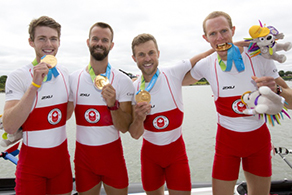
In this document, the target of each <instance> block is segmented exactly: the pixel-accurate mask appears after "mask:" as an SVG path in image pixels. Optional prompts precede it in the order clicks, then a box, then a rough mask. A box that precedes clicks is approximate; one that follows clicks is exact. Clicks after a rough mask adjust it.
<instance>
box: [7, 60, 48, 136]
mask: <svg viewBox="0 0 292 195" xmlns="http://www.w3.org/2000/svg"><path fill="white" fill-rule="evenodd" d="M49 67H51V65H49V64H46V63H43V62H42V63H40V64H38V65H37V66H35V67H34V68H33V72H34V73H33V82H34V83H35V84H37V85H41V84H42V82H43V79H44V77H45V76H46V75H47V74H48V71H49ZM37 90H38V88H37V87H35V86H33V85H32V84H31V85H30V86H29V88H28V90H27V91H26V92H25V93H24V95H23V96H22V98H21V99H20V100H12V101H7V102H6V103H5V106H4V112H3V127H4V129H5V131H6V132H7V133H10V134H13V133H15V132H16V131H17V130H18V129H19V128H20V127H21V125H22V124H23V123H24V122H25V121H26V119H27V117H28V116H29V114H30V111H31V108H32V106H33V103H34V100H35V96H36V92H37Z"/></svg>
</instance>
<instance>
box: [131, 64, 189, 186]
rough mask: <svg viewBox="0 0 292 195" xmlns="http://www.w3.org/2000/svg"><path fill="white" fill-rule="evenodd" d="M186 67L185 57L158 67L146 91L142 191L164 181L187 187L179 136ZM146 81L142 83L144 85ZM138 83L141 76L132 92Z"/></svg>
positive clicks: (183, 149) (180, 133)
mask: <svg viewBox="0 0 292 195" xmlns="http://www.w3.org/2000/svg"><path fill="white" fill-rule="evenodd" d="M190 68H191V64H190V61H189V60H186V61H182V62H181V63H180V64H178V65H176V66H173V67H170V68H164V67H162V68H159V71H160V72H159V76H158V78H157V81H156V83H155V85H154V86H153V88H152V89H151V90H150V91H149V92H150V94H151V102H150V104H151V111H150V113H149V114H148V116H147V117H146V120H145V121H144V134H143V145H142V150H141V162H142V182H143V187H144V189H145V190H146V191H152V190H156V189H157V188H159V187H160V186H162V185H163V184H164V182H165V181H166V183H167V186H168V188H169V189H172V190H182V191H189V190H190V189H191V188H190V186H191V185H190V170H189V166H188V159H187V156H186V152H185V145H184V141H183V139H182V122H183V103H182V80H183V78H184V76H185V74H186V73H187V72H188V71H189V70H190ZM148 84H149V83H145V88H147V86H148ZM140 85H141V77H139V78H138V79H137V80H136V81H135V82H134V86H135V94H136V92H137V91H138V90H139V88H140ZM134 103H135V102H133V104H134ZM170 148H176V150H170ZM178 148H179V149H178ZM162 154H165V155H162ZM179 155H181V156H180V157H178V156H179ZM167 157H168V158H167ZM166 158H167V159H166ZM154 159H156V162H154ZM180 160H181V161H180ZM179 161H180V162H179ZM149 162H150V163H149ZM177 163H178V164H179V163H181V164H180V166H175V164H177ZM182 164H183V165H182ZM155 165H158V166H159V167H160V168H159V170H156V169H155V168H154V167H155ZM167 167H172V168H167ZM163 170H165V172H163ZM178 174H179V175H178Z"/></svg>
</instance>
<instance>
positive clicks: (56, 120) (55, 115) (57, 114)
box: [48, 108, 62, 125]
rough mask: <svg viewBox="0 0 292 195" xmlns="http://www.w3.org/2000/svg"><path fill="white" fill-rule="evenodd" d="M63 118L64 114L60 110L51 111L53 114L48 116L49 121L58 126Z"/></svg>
mask: <svg viewBox="0 0 292 195" xmlns="http://www.w3.org/2000/svg"><path fill="white" fill-rule="evenodd" d="M61 118H62V112H61V110H60V109H58V108H55V109H53V110H51V112H50V113H49V114H48V121H49V123H50V124H52V125H56V124H58V123H59V122H60V120H61Z"/></svg>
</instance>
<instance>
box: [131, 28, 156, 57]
mask: <svg viewBox="0 0 292 195" xmlns="http://www.w3.org/2000/svg"><path fill="white" fill-rule="evenodd" d="M147 41H153V42H154V44H155V47H156V49H157V50H158V45H157V41H156V39H155V37H154V36H153V35H151V34H147V33H143V34H139V35H137V36H136V37H135V38H134V39H133V41H132V52H133V55H134V56H135V51H134V47H135V46H138V45H140V44H141V43H146V42H147Z"/></svg>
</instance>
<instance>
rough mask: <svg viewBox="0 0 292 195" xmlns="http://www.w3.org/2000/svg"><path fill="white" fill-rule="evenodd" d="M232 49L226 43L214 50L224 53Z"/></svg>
mask: <svg viewBox="0 0 292 195" xmlns="http://www.w3.org/2000/svg"><path fill="white" fill-rule="evenodd" d="M231 47H232V45H231V44H228V43H222V44H219V45H218V46H217V47H216V50H217V51H226V50H228V49H230V48H231Z"/></svg>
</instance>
